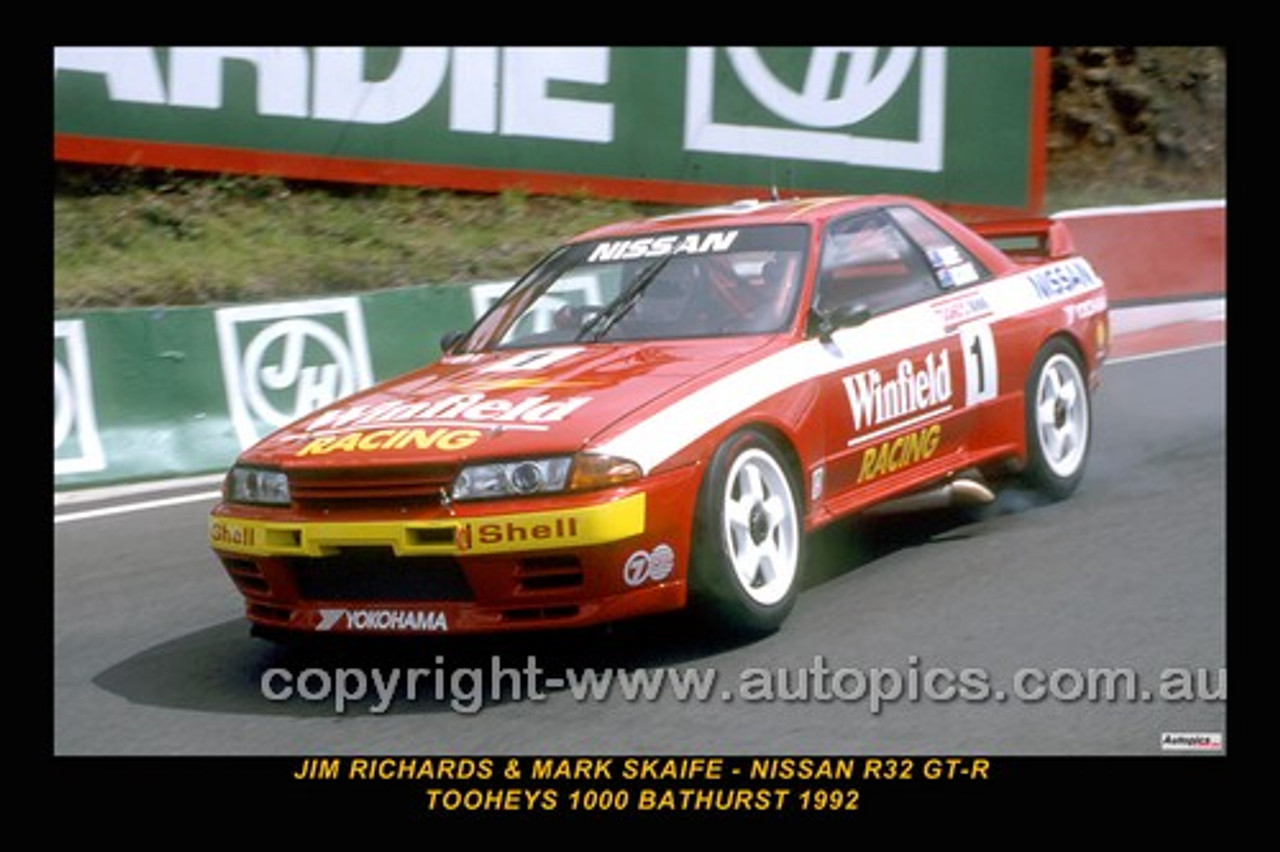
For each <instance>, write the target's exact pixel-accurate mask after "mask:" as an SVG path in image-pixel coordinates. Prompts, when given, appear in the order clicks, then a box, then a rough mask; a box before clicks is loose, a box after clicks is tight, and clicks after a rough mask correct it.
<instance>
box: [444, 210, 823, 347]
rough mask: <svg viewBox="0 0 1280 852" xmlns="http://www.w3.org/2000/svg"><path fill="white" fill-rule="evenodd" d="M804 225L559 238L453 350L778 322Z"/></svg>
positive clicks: (741, 328)
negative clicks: (560, 244) (556, 245)
mask: <svg viewBox="0 0 1280 852" xmlns="http://www.w3.org/2000/svg"><path fill="white" fill-rule="evenodd" d="M807 235H808V230H807V228H806V227H805V226H803V225H780V226H762V227H750V228H721V229H711V230H686V231H672V232H669V233H661V234H651V235H645V236H638V237H622V238H616V239H603V240H595V241H591V242H581V243H573V244H570V245H567V246H563V247H561V248H560V249H558V250H557V251H555V252H553V253H552V254H551V255H550V256H548V257H547V258H546V259H545V260H543V261H542V262H541V263H540V264H539V265H538V266H537V267H535V268H534V269H533V270H532V271H530V272H529V273H528V274H527V275H525V276H524V277H523V278H521V279H520V280H519V281H517V282H516V283H515V284H514V285H513V286H512V287H511V288H510V289H509V290H507V291H506V293H505V294H503V295H502V297H501V298H499V299H498V300H497V301H496V302H495V303H494V304H493V305H491V306H490V307H489V308H488V311H487V313H486V314H485V315H484V317H483V318H482V319H481V320H480V321H479V322H478V323H477V324H476V326H475V328H473V329H472V331H471V332H470V334H468V336H467V338H466V341H465V343H464V344H463V345H462V346H459V347H457V348H456V349H455V350H454V351H472V352H475V351H481V350H485V349H490V348H503V349H508V348H511V349H514V348H522V347H529V346H545V345H547V344H554V343H572V342H596V341H636V340H660V339H673V338H676V339H678V338H691V337H718V336H726V335H742V334H768V333H773V332H777V331H780V330H782V329H784V328H786V327H787V326H788V325H789V323H790V320H791V317H792V315H793V314H794V312H795V305H796V302H797V300H798V295H799V291H800V289H801V288H800V286H799V282H800V280H801V276H802V272H803V269H804V263H805V248H806V245H807Z"/></svg>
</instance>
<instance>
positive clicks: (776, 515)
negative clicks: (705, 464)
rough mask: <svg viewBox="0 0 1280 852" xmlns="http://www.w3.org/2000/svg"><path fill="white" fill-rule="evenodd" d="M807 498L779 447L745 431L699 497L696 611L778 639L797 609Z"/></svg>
mask: <svg viewBox="0 0 1280 852" xmlns="http://www.w3.org/2000/svg"><path fill="white" fill-rule="evenodd" d="M798 493H799V492H798V491H797V488H796V483H795V480H794V477H793V475H792V474H791V472H790V468H789V467H788V465H787V464H786V462H785V457H784V456H783V454H782V453H781V451H780V450H779V449H778V447H777V445H776V444H775V443H774V442H773V441H772V440H770V439H769V438H768V437H766V436H765V435H763V434H761V433H759V432H755V431H750V430H748V431H745V432H740V433H738V434H736V435H734V436H733V437H731V438H730V439H729V440H728V441H726V442H725V443H724V444H723V445H721V446H720V448H719V449H718V450H717V451H716V454H715V456H714V457H713V458H712V461H711V465H710V467H709V468H708V470H707V475H706V477H705V479H704V481H703V485H702V489H701V492H700V493H699V497H698V510H697V516H696V518H695V526H694V545H693V558H692V566H693V568H692V570H693V591H694V606H695V609H696V610H700V614H702V615H703V616H705V617H709V618H710V619H712V620H713V621H715V622H716V623H717V624H718V626H720V627H723V628H727V629H728V630H730V631H733V632H741V633H747V634H764V633H772V632H773V631H776V630H777V629H778V628H779V627H781V626H782V623H783V622H784V621H785V620H786V618H787V616H788V615H789V614H790V612H791V609H792V607H793V606H794V605H795V599H796V594H797V591H798V588H799V579H800V564H801V555H802V549H803V524H802V520H801V516H800V503H799V500H798V499H797V497H796V495H797V494H798Z"/></svg>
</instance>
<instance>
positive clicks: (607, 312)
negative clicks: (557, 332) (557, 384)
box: [575, 255, 672, 341]
mask: <svg viewBox="0 0 1280 852" xmlns="http://www.w3.org/2000/svg"><path fill="white" fill-rule="evenodd" d="M671 257H672V256H671V255H667V256H666V257H663V258H661V259H659V260H656V261H654V262H653V264H652V265H650V266H649V267H648V268H647V269H645V270H644V271H643V272H641V273H640V274H639V275H637V276H636V277H635V280H634V281H632V282H631V284H630V285H629V286H628V287H627V289H626V290H624V291H623V292H622V295H620V296H618V298H616V299H614V300H613V303H612V304H611V305H609V306H608V307H607V308H605V309H604V310H603V311H601V312H600V313H598V314H596V315H595V316H594V317H592V318H591V321H590V322H589V323H587V324H586V325H584V326H583V327H582V330H581V331H579V332H578V335H577V337H576V338H575V339H577V340H582V339H583V338H584V337H586V336H587V335H591V339H592V340H593V341H594V340H600V339H601V338H603V337H604V336H605V335H606V334H608V333H609V329H611V328H613V327H614V325H616V324H617V322H618V320H620V319H622V318H623V317H624V316H625V315H626V314H627V312H628V311H630V310H631V308H632V307H634V306H635V303H636V302H638V301H639V300H640V295H641V294H642V293H644V291H645V288H646V287H648V286H649V285H650V284H651V283H653V280H654V279H655V278H657V277H658V273H659V272H661V271H662V270H663V268H664V267H665V266H666V265H667V261H669V260H671Z"/></svg>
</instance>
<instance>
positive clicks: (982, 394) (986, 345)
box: [959, 323, 1000, 405]
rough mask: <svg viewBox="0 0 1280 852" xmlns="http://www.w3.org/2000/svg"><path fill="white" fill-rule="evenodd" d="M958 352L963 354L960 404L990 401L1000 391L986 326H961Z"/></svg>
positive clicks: (993, 343)
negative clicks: (962, 401)
mask: <svg viewBox="0 0 1280 852" xmlns="http://www.w3.org/2000/svg"><path fill="white" fill-rule="evenodd" d="M959 331H960V349H961V351H962V352H963V353H964V404H965V405H975V404H976V403H979V402H985V401H987V400H989V399H994V398H995V395H996V391H998V390H999V389H1000V362H999V360H998V359H997V358H996V339H995V337H993V336H992V334H991V326H990V325H987V324H986V323H975V324H973V325H965V326H961V327H960V329H959Z"/></svg>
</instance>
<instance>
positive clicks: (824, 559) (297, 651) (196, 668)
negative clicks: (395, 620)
mask: <svg viewBox="0 0 1280 852" xmlns="http://www.w3.org/2000/svg"><path fill="white" fill-rule="evenodd" d="M1035 505H1036V504H1035V501H1034V500H1033V498H1031V497H1030V496H1028V495H1024V494H1021V493H1019V492H1016V491H1006V492H1002V493H1001V495H1000V498H999V499H998V500H997V501H996V502H995V503H993V504H991V505H989V506H984V507H980V508H968V509H948V510H935V511H929V512H922V513H918V514H912V515H899V516H887V517H883V518H875V519H865V520H859V521H855V522H847V523H846V522H842V523H837V524H834V525H832V526H830V527H827V528H825V529H823V530H820V531H818V532H817V533H815V534H814V535H813V536H811V537H810V540H809V545H808V546H809V553H808V558H807V560H806V567H805V581H804V588H803V590H802V595H803V594H812V593H813V590H814V589H815V588H817V587H820V586H822V585H823V584H826V583H828V582H831V581H832V580H835V579H837V578H842V577H848V576H850V575H851V574H853V573H854V572H856V571H857V570H858V569H859V568H862V567H863V566H866V565H869V564H873V563H875V562H876V561H877V560H880V559H883V558H885V557H887V556H889V555H891V554H893V553H895V552H898V551H901V550H904V549H908V548H914V547H921V546H924V545H927V544H929V543H931V542H936V541H940V540H946V539H954V538H956V537H957V536H958V537H966V536H969V535H972V534H975V533H974V532H973V529H974V526H975V525H980V524H981V523H982V522H983V521H984V520H987V519H989V518H992V517H997V516H1000V515H1006V514H1010V513H1016V512H1021V511H1025V510H1026V509H1029V508H1033V507H1034V506H1035ZM793 617H794V616H793ZM771 640H772V637H764V638H756V639H750V638H743V637H735V636H726V635H719V634H714V633H709V632H708V631H706V629H705V628H704V627H703V626H702V625H699V624H698V623H696V622H695V621H694V620H693V619H692V618H690V617H688V616H686V615H685V614H683V613H677V614H672V615H665V616H655V617H648V618H642V619H636V620H633V621H629V622H624V623H620V624H616V625H611V626H608V627H605V628H589V629H575V630H568V631H548V632H529V633H522V634H518V635H506V636H489V637H455V636H442V637H437V636H432V637H424V638H420V639H419V638H412V639H391V638H387V637H351V636H346V637H324V638H323V641H322V640H320V639H317V640H311V641H305V642H299V643H289V644H280V643H275V642H269V641H265V640H261V639H256V638H253V637H251V636H250V635H249V631H248V628H247V626H246V623H245V622H244V621H243V620H241V619H235V620H232V621H227V622H224V623H222V624H217V625H213V626H211V627H208V628H205V629H203V630H199V631H196V632H193V633H189V634H186V635H184V636H181V637H178V638H176V639H173V640H171V641H168V642H164V643H162V644H159V645H156V646H154V647H151V648H149V649H147V650H145V651H143V652H142V653H139V654H136V655H134V656H132V657H130V658H128V659H126V660H123V661H121V662H119V663H117V664H116V665H114V666H112V667H110V668H108V669H106V670H104V671H103V672H101V673H100V674H99V675H98V676H97V677H95V678H94V684H95V685H97V686H98V687H99V688H101V689H104V690H106V691H108V692H111V693H113V694H116V695H119V696H121V697H123V698H126V699H127V700H129V701H130V702H133V703H137V704H142V705H149V706H159V707H167V708H174V709H187V710H195V711H201V712H215V713H233V714H234V713H243V714H251V715H257V716H285V717H299V718H320V717H326V716H328V717H332V716H333V715H334V714H335V712H345V713H348V714H350V713H360V714H370V713H373V714H381V713H387V714H402V713H437V712H444V713H459V712H461V713H475V712H479V711H480V710H483V709H485V708H488V707H493V706H498V705H502V704H508V703H513V702H529V703H537V702H538V701H544V700H546V699H547V698H550V697H552V696H554V695H555V693H556V692H558V691H561V690H565V689H569V688H571V686H572V684H571V682H570V678H571V677H573V678H582V677H583V676H584V673H595V674H594V675H591V674H586V676H587V677H588V678H590V677H595V676H598V675H599V674H600V673H601V672H608V673H610V674H611V675H613V676H616V675H617V674H618V673H619V672H629V673H635V672H643V671H655V670H658V669H662V668H664V667H673V666H681V665H689V664H693V663H701V664H703V665H706V664H708V661H710V660H712V659H713V658H715V657H717V656H718V655H721V654H724V653H728V652H731V651H735V650H739V649H742V648H744V647H747V646H749V645H750V644H752V643H753V642H769V641H771ZM393 678H394V680H392V679H393ZM576 683H577V684H578V685H579V686H581V685H582V681H581V680H578V681H576ZM593 683H594V684H595V686H596V687H597V688H601V687H603V683H602V682H601V681H599V680H595V681H593ZM339 691H342V693H343V694H344V696H345V700H344V701H343V702H342V704H341V707H338V706H337V705H336V704H335V698H336V696H337V694H338V692H339ZM601 700H607V699H604V698H602V699H601Z"/></svg>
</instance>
